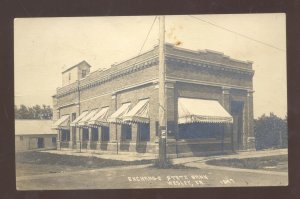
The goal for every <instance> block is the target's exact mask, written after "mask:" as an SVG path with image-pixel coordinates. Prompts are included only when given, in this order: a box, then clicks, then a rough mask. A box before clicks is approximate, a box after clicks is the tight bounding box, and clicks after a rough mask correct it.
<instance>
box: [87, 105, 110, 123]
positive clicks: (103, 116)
mask: <svg viewBox="0 0 300 199" xmlns="http://www.w3.org/2000/svg"><path fill="white" fill-rule="evenodd" d="M108 109H109V107H104V108H102V109H101V110H100V111H99V112H98V113H96V114H95V115H94V116H93V117H92V118H91V119H90V120H89V121H88V125H91V126H107V125H108V123H107V117H108Z"/></svg>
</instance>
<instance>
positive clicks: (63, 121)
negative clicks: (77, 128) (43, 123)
mask: <svg viewBox="0 0 300 199" xmlns="http://www.w3.org/2000/svg"><path fill="white" fill-rule="evenodd" d="M69 123H70V116H69V115H63V116H62V117H60V118H59V119H58V120H56V122H54V124H53V125H52V127H51V128H52V129H69Z"/></svg>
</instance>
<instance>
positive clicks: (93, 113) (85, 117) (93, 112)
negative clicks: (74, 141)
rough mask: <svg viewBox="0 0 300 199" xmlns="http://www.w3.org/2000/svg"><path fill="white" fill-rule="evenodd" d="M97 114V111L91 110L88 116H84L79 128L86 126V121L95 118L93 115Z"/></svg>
mask: <svg viewBox="0 0 300 199" xmlns="http://www.w3.org/2000/svg"><path fill="white" fill-rule="evenodd" d="M97 112H98V109H94V110H91V111H90V112H89V113H88V114H86V115H85V116H84V117H83V118H82V119H81V120H80V121H79V122H78V126H79V127H85V126H87V125H88V121H89V120H90V119H91V118H92V117H94V116H95V114H96V113H97Z"/></svg>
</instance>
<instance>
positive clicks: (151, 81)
mask: <svg viewBox="0 0 300 199" xmlns="http://www.w3.org/2000/svg"><path fill="white" fill-rule="evenodd" d="M157 83H158V79H157V78H154V79H150V80H148V81H145V82H142V83H138V84H132V85H130V86H126V87H123V88H120V89H117V90H113V91H110V92H106V93H102V94H101V95H96V96H93V97H90V98H86V99H83V100H80V103H82V102H86V101H90V100H93V99H96V98H99V97H103V96H105V95H111V96H112V97H113V96H114V97H115V96H116V95H117V94H118V93H120V92H124V91H126V90H129V89H133V88H138V87H142V86H146V85H155V84H157ZM112 99H113V98H112ZM76 104H78V102H77V103H75V102H73V103H69V104H65V105H61V106H59V107H58V109H59V108H63V107H66V106H71V105H76Z"/></svg>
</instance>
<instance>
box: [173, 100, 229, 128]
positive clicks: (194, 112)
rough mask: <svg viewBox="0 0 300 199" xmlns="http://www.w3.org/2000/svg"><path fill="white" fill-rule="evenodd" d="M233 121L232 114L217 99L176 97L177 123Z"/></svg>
mask: <svg viewBox="0 0 300 199" xmlns="http://www.w3.org/2000/svg"><path fill="white" fill-rule="evenodd" d="M195 122H200V123H233V118H232V116H231V115H230V114H229V113H228V112H227V111H226V110H225V109H224V108H223V107H222V105H221V104H220V103H219V102H218V101H217V100H203V99H192V98H179V99H178V124H186V123H195Z"/></svg>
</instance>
